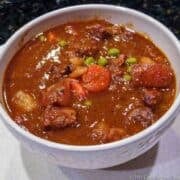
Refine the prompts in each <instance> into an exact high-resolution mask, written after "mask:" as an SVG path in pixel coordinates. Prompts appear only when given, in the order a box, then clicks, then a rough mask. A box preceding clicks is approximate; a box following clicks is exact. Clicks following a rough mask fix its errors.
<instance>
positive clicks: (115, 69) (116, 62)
mask: <svg viewBox="0 0 180 180" xmlns="http://www.w3.org/2000/svg"><path fill="white" fill-rule="evenodd" d="M125 60H126V55H124V54H121V55H120V56H119V57H118V58H116V59H111V60H110V65H109V69H110V71H111V76H112V79H113V81H114V82H115V83H117V84H119V83H121V82H123V81H122V76H123V74H124V71H125V70H124V68H122V67H121V66H122V65H123V64H124V62H125Z"/></svg>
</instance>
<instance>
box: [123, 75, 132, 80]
mask: <svg viewBox="0 0 180 180" xmlns="http://www.w3.org/2000/svg"><path fill="white" fill-rule="evenodd" d="M123 79H124V80H125V81H130V80H131V76H130V75H129V74H124V76H123Z"/></svg>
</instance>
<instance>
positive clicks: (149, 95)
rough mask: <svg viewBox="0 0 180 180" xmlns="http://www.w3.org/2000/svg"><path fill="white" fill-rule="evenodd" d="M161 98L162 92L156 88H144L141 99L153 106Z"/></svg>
mask: <svg viewBox="0 0 180 180" xmlns="http://www.w3.org/2000/svg"><path fill="white" fill-rule="evenodd" d="M161 99H162V93H161V92H160V91H158V90H156V89H144V90H143V100H144V102H145V104H146V105H148V106H151V107H153V106H155V105H157V104H159V103H160V101H161Z"/></svg>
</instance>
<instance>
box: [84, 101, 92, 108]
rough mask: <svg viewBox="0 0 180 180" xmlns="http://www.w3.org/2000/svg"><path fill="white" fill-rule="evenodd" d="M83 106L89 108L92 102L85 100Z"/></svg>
mask: <svg viewBox="0 0 180 180" xmlns="http://www.w3.org/2000/svg"><path fill="white" fill-rule="evenodd" d="M84 105H85V106H87V107H90V106H91V105H92V101H90V100H85V101H84Z"/></svg>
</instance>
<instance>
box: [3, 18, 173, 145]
mask: <svg viewBox="0 0 180 180" xmlns="http://www.w3.org/2000/svg"><path fill="white" fill-rule="evenodd" d="M3 91H4V103H5V105H6V108H7V111H8V112H9V114H10V116H11V117H12V119H13V120H14V121H15V122H16V123H17V124H19V125H20V126H21V127H23V128H24V129H25V130H27V131H30V132H31V133H33V134H35V135H36V136H39V137H41V138H44V139H48V140H50V141H54V142H58V143H65V144H74V145H93V144H101V143H108V142H112V141H116V140H119V139H123V138H126V137H129V136H132V135H134V134H136V133H138V132H140V131H142V130H143V129H145V128H147V127H149V126H150V125H152V124H153V123H155V122H156V121H157V120H158V119H159V118H160V117H161V116H162V115H163V114H164V113H165V112H166V111H167V110H168V109H169V108H170V106H171V104H172V103H173V100H174V96H175V91H176V83H175V75H174V72H173V70H172V68H171V66H170V63H169V61H168V59H167V58H166V56H165V55H164V54H163V53H162V52H161V51H160V50H159V49H158V48H157V47H156V46H155V45H154V44H153V43H152V41H151V40H150V39H149V38H147V37H144V36H143V35H141V34H140V33H137V32H135V31H133V30H132V29H128V28H127V27H124V26H121V25H117V24H111V23H109V22H106V21H104V20H96V19H95V20H90V21H81V22H71V23H67V24H63V25H60V26H58V27H55V28H53V29H50V30H48V31H47V32H43V33H40V34H38V35H36V37H34V38H33V39H32V40H30V41H29V42H28V43H26V44H25V46H24V47H23V48H22V49H21V50H20V51H19V52H18V53H17V54H16V55H15V56H14V57H13V59H12V60H11V62H10V63H9V65H8V67H7V70H6V73H5V77H4V89H3Z"/></svg>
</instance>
